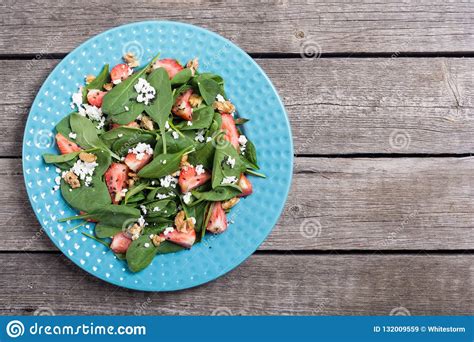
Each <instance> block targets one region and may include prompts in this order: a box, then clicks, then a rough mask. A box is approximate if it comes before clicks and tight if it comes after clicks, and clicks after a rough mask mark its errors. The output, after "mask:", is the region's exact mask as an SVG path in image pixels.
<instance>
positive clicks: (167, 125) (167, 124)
mask: <svg viewBox="0 0 474 342" xmlns="http://www.w3.org/2000/svg"><path fill="white" fill-rule="evenodd" d="M165 129H170V123H169V122H168V121H166V122H165Z"/></svg>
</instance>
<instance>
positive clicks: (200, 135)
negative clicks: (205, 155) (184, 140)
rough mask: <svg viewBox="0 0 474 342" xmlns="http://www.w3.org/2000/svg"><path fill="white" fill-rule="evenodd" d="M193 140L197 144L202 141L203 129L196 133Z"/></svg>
mask: <svg viewBox="0 0 474 342" xmlns="http://www.w3.org/2000/svg"><path fill="white" fill-rule="evenodd" d="M189 122H190V121H189ZM194 140H196V141H199V142H203V141H204V130H203V129H200V130H199V131H197V132H196V137H195V138H194Z"/></svg>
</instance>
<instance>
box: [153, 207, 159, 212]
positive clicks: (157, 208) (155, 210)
mask: <svg viewBox="0 0 474 342" xmlns="http://www.w3.org/2000/svg"><path fill="white" fill-rule="evenodd" d="M160 210H161V209H160V207H154V208H153V211H154V212H157V211H160Z"/></svg>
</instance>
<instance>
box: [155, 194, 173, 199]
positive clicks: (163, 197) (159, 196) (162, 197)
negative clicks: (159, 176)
mask: <svg viewBox="0 0 474 342" xmlns="http://www.w3.org/2000/svg"><path fill="white" fill-rule="evenodd" d="M168 197H170V196H169V195H168V194H160V193H158V194H156V198H158V199H160V200H161V199H165V198H168Z"/></svg>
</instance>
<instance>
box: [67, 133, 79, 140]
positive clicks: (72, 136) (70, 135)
mask: <svg viewBox="0 0 474 342" xmlns="http://www.w3.org/2000/svg"><path fill="white" fill-rule="evenodd" d="M69 138H71V139H76V138H77V134H76V133H74V132H69Z"/></svg>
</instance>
